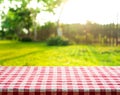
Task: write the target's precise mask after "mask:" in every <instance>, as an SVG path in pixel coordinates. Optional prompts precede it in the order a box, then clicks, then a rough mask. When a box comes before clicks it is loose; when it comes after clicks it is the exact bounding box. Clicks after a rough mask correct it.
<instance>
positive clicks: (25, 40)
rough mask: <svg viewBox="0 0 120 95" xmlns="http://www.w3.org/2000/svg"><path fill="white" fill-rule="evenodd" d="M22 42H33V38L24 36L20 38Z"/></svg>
mask: <svg viewBox="0 0 120 95" xmlns="http://www.w3.org/2000/svg"><path fill="white" fill-rule="evenodd" d="M20 41H22V42H32V39H31V38H30V37H23V38H21V39H20Z"/></svg>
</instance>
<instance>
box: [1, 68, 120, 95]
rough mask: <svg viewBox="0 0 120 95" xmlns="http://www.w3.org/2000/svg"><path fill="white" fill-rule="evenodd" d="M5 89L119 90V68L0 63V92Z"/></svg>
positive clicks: (42, 90) (53, 90)
mask: <svg viewBox="0 0 120 95" xmlns="http://www.w3.org/2000/svg"><path fill="white" fill-rule="evenodd" d="M6 90H7V91H9V92H11V91H14V90H19V91H25V90H29V91H31V92H32V91H35V90H39V91H41V92H44V91H52V92H55V91H63V92H65V91H72V92H79V91H84V92H89V91H95V92H99V91H100V90H104V91H105V92H107V91H108V92H111V91H116V92H120V67H119V66H118V67H117V66H116V67H103V66H102V67H37V66H36V67H33V66H23V67H12V66H10V67H9V66H1V67H0V92H2V91H6ZM119 95H120V93H119Z"/></svg>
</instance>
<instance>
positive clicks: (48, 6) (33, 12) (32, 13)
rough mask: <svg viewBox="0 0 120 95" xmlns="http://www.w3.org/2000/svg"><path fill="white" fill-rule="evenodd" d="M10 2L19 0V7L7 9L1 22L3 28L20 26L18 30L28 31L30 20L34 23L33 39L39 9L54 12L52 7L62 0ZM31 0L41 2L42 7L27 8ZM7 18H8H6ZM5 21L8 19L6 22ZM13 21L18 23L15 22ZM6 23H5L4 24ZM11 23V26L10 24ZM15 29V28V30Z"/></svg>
mask: <svg viewBox="0 0 120 95" xmlns="http://www.w3.org/2000/svg"><path fill="white" fill-rule="evenodd" d="M3 1H4V0H1V2H3ZM9 1H10V2H11V3H12V2H13V1H17V2H21V7H20V8H18V7H16V8H17V9H16V10H14V9H13V8H10V9H9V12H8V14H7V16H6V17H5V21H4V22H3V24H4V25H3V26H4V28H5V27H6V28H9V29H8V30H11V29H10V27H11V28H12V29H14V30H15V29H17V31H18V28H20V27H21V29H20V30H19V32H20V31H21V30H22V29H23V28H27V30H28V31H29V28H30V27H31V21H32V24H34V35H35V36H34V39H36V35H37V34H36V33H37V32H36V31H37V30H36V29H37V28H36V22H35V19H36V16H37V13H39V12H41V11H47V12H54V8H56V7H57V6H59V5H60V4H61V3H62V2H63V1H64V0H9ZM32 1H36V2H38V3H41V4H42V5H43V7H42V8H39V7H36V8H35V9H34V8H32V7H31V8H28V7H27V6H28V4H29V3H30V2H32ZM10 13H11V14H12V15H13V17H12V16H10V15H9V14H10ZM21 16H22V17H21ZM8 19H9V20H8ZM27 19H29V20H28V22H26V20H27ZM7 21H9V22H8V23H7ZM11 21H12V23H13V24H10V22H11ZM15 23H19V24H15ZM5 24H7V25H5ZM12 25H13V26H12ZM12 31H13V30H12ZM15 31H16V30H15Z"/></svg>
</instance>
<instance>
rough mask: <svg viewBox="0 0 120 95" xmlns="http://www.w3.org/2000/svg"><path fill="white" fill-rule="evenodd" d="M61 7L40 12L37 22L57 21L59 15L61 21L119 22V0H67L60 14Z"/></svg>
mask: <svg viewBox="0 0 120 95" xmlns="http://www.w3.org/2000/svg"><path fill="white" fill-rule="evenodd" d="M7 1H8V0H6V3H5V5H6V6H7ZM33 1H35V0H33ZM31 6H32V7H33V8H34V7H35V6H39V7H40V6H42V5H40V4H37V3H35V2H32V3H31ZM61 8H62V7H59V8H57V9H55V13H56V14H55V15H53V14H52V13H51V14H50V13H47V12H41V13H40V14H38V16H37V22H39V23H41V24H44V22H47V21H57V20H58V18H59V16H60V22H61V23H82V24H84V23H86V22H87V21H91V22H95V23H100V24H107V23H120V0H68V1H67V2H66V3H65V4H64V7H63V11H62V13H61V15H60V12H61Z"/></svg>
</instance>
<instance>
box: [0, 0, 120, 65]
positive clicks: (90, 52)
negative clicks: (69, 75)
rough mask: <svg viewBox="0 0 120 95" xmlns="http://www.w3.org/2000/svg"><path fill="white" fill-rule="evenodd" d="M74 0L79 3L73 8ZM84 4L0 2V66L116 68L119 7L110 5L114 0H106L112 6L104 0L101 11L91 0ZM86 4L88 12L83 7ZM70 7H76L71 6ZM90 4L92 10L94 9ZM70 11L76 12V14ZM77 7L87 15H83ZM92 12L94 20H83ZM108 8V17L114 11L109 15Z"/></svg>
mask: <svg viewBox="0 0 120 95" xmlns="http://www.w3.org/2000/svg"><path fill="white" fill-rule="evenodd" d="M73 1H74V2H77V3H78V2H81V3H83V4H81V6H82V5H84V6H82V7H80V6H79V5H78V6H77V5H76V4H77V3H73ZM85 1H86V0H85ZM93 1H94V0H93ZM70 2H71V3H70ZM86 2H87V1H86ZM86 2H83V0H76V1H75V0H0V65H1V66H119V65H120V57H119V55H120V24H119V8H118V7H114V10H111V8H110V6H111V5H112V4H114V6H117V5H116V4H119V3H118V0H114V2H111V1H110V2H111V3H109V4H111V5H109V4H108V8H107V9H105V10H106V11H104V12H103V11H102V12H103V13H104V14H103V13H102V12H101V11H100V10H99V8H100V6H99V7H97V6H96V5H97V2H96V1H95V2H96V3H94V4H93V2H92V1H91V2H90V3H89V4H90V6H92V7H90V6H89V5H87V6H86V4H87V3H86ZM101 4H102V1H101ZM106 4H107V3H105V5H106ZM98 5H99V4H98ZM103 5H104V4H103ZM85 6H86V7H87V9H89V8H91V9H92V11H91V12H89V11H90V10H86V9H84V8H83V7H85ZM74 7H77V8H76V10H75V9H74ZM79 7H80V8H79ZM105 7H106V6H105ZM105 7H104V8H105ZM82 8H83V9H82ZM95 8H96V10H97V11H95V10H94V11H93V9H95ZM67 9H69V11H70V12H68V10H67ZM72 9H73V10H72ZM101 9H103V8H101ZM65 10H67V11H65ZM109 10H110V11H111V12H109ZM73 11H76V12H75V13H76V16H75V13H72V12H73ZM82 11H83V13H84V12H86V14H84V15H83V13H82ZM67 12H68V13H67ZM96 12H99V13H100V14H101V15H98V17H97V16H95V15H94V17H93V18H95V19H94V20H96V21H94V20H93V19H92V18H91V19H90V18H87V17H91V16H93V14H92V13H94V14H97V13H96ZM107 12H108V15H109V13H112V12H113V13H112V14H113V15H112V14H111V17H110V15H109V16H107V15H106V14H107ZM64 13H66V14H68V15H65V14H64ZM77 13H79V14H77ZM88 13H89V15H88ZM105 13H106V14H105ZM70 14H71V15H70ZM73 14H74V15H73ZM91 14H92V15H91ZM86 15H87V17H86ZM66 16H67V17H66ZM99 16H100V17H99ZM102 16H103V17H105V19H107V20H105V19H103V18H102ZM69 17H70V18H69ZM77 17H78V18H80V17H81V19H79V20H80V21H82V20H83V19H85V18H86V20H85V22H84V23H83V22H80V21H78V19H77ZM107 17H109V18H110V19H109V18H107ZM68 18H69V19H68ZM82 18H83V19H82ZM98 18H99V19H101V18H102V20H103V21H105V22H99V21H98V20H97V19H98ZM102 20H100V21H102ZM72 21H73V22H72Z"/></svg>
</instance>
